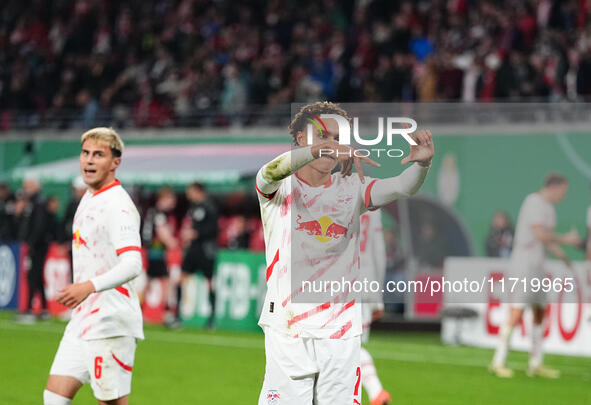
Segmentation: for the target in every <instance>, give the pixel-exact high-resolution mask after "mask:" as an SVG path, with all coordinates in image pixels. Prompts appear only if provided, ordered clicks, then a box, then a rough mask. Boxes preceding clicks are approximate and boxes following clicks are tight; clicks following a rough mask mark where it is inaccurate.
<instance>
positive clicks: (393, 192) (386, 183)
mask: <svg viewBox="0 0 591 405" xmlns="http://www.w3.org/2000/svg"><path fill="white" fill-rule="evenodd" d="M427 173H429V168H428V167H422V166H421V165H419V164H418V163H415V164H413V165H412V166H410V167H409V168H408V169H406V170H405V171H403V172H402V173H400V175H398V176H396V177H389V178H387V179H381V180H377V181H376V182H375V184H374V185H373V187H372V188H371V191H370V195H371V203H370V206H371V208H378V207H383V206H384V205H386V204H388V203H390V202H392V201H394V200H397V199H398V198H404V197H410V196H412V195H414V194H416V192H417V191H419V188H421V186H422V185H423V182H424V181H425V178H426V177H427ZM366 205H367V202H366ZM367 208H369V207H367Z"/></svg>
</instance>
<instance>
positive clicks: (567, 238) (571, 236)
mask: <svg viewBox="0 0 591 405" xmlns="http://www.w3.org/2000/svg"><path fill="white" fill-rule="evenodd" d="M582 243H583V241H582V239H581V236H580V235H579V233H578V232H577V230H576V229H574V228H573V229H571V230H570V231H569V232H567V233H565V234H564V235H562V244H563V245H568V246H575V247H578V246H580V245H581V244H582Z"/></svg>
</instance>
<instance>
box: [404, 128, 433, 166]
mask: <svg viewBox="0 0 591 405" xmlns="http://www.w3.org/2000/svg"><path fill="white" fill-rule="evenodd" d="M405 127H408V126H406V125H405ZM410 136H411V137H412V138H413V139H414V140H415V142H416V143H417V145H410V153H409V154H408V156H407V157H405V158H404V159H402V161H401V162H400V163H401V164H403V165H405V164H407V163H409V162H418V163H419V164H420V165H421V166H429V165H430V164H431V159H432V158H433V154H434V153H435V149H434V146H433V135H431V131H429V130H428V129H426V130H421V131H417V132H415V133H414V134H410Z"/></svg>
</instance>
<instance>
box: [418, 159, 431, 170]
mask: <svg viewBox="0 0 591 405" xmlns="http://www.w3.org/2000/svg"><path fill="white" fill-rule="evenodd" d="M431 161H432V158H429V159H427V160H420V161H417V164H418V165H419V166H421V167H425V168H429V167H431Z"/></svg>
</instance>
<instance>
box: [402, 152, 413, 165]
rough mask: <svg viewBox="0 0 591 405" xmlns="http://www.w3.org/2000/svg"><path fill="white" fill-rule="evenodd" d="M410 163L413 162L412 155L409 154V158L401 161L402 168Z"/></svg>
mask: <svg viewBox="0 0 591 405" xmlns="http://www.w3.org/2000/svg"><path fill="white" fill-rule="evenodd" d="M410 161H411V160H410V154H409V155H408V156H407V157H405V158H404V159H402V160H401V161H400V164H401V165H402V166H404V165H405V164H407V163H408V162H410Z"/></svg>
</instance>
